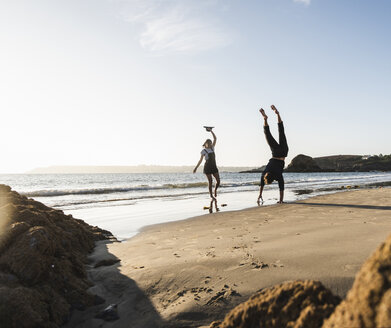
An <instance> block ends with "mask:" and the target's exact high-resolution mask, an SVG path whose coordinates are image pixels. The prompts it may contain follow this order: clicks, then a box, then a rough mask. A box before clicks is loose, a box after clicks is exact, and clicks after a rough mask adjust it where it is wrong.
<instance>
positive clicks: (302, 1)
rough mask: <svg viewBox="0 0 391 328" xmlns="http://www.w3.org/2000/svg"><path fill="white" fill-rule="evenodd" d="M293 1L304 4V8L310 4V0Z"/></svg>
mask: <svg viewBox="0 0 391 328" xmlns="http://www.w3.org/2000/svg"><path fill="white" fill-rule="evenodd" d="M293 1H294V2H299V3H302V4H305V5H306V6H309V5H310V4H311V0H293Z"/></svg>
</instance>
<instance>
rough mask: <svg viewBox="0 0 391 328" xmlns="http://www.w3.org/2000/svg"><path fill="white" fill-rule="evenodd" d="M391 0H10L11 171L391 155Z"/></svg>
mask: <svg viewBox="0 0 391 328" xmlns="http://www.w3.org/2000/svg"><path fill="white" fill-rule="evenodd" d="M390 10H391V2H390V1H389V0H246V1H243V0H35V1H31V0H2V1H1V2H0V47H1V48H0V109H1V129H0V147H1V155H2V156H1V162H0V173H21V172H25V171H27V170H29V169H32V168H35V167H43V166H51V165H138V164H148V165H194V166H195V165H196V163H197V162H198V160H199V157H200V151H201V149H202V146H201V145H202V144H203V142H204V141H205V139H206V138H208V137H209V138H210V134H209V133H207V132H206V131H205V130H204V129H203V128H202V127H203V125H211V126H215V130H214V131H215V133H216V135H217V138H218V141H217V146H216V158H217V164H218V166H254V167H259V166H261V165H264V164H265V163H267V161H268V159H269V158H270V157H271V152H270V149H269V147H268V146H267V144H266V141H265V138H264V135H263V130H262V124H263V122H262V119H261V117H260V114H259V112H258V110H259V108H260V107H263V108H264V109H265V110H266V111H267V113H268V114H269V117H270V118H269V121H270V122H269V123H270V126H271V131H272V133H273V134H275V136H277V125H276V122H277V120H276V117H275V115H274V114H273V112H272V111H271V110H270V105H271V104H275V105H276V106H277V108H278V109H279V110H280V112H281V116H282V119H283V121H284V124H285V130H286V134H287V139H288V143H289V148H290V152H289V157H288V158H287V162H288V163H289V161H290V160H291V159H292V158H293V157H294V156H296V155H298V154H306V155H309V156H313V157H316V156H326V155H337V154H363V155H364V154H379V153H383V154H389V153H391V151H390V149H391V147H390V132H389V130H390V123H391V111H390V109H391V97H390V94H391V61H390V58H391V42H390V32H391V20H390V19H389V13H390Z"/></svg>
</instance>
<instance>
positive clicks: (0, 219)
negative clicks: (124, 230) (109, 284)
mask: <svg viewBox="0 0 391 328" xmlns="http://www.w3.org/2000/svg"><path fill="white" fill-rule="evenodd" d="M108 238H112V236H111V234H110V232H108V231H104V230H101V229H99V228H97V227H92V226H90V225H88V224H86V223H85V222H84V221H82V220H77V219H74V218H73V217H72V216H70V215H65V214H64V213H63V212H62V211H59V210H54V209H52V208H49V207H47V206H45V205H43V204H42V203H39V202H36V201H34V200H32V199H28V198H26V197H24V196H21V195H19V194H18V193H17V192H15V191H12V190H11V188H10V187H8V186H5V185H0V322H1V327H18V328H19V327H58V326H60V325H61V324H63V323H64V322H66V321H67V319H68V318H69V314H70V312H71V310H72V309H84V308H85V307H87V306H90V305H92V304H94V303H96V302H98V301H101V300H100V299H99V298H98V297H95V296H94V295H90V294H88V293H87V292H86V290H87V289H88V288H89V287H90V283H89V282H88V281H87V277H86V270H85V262H86V258H87V254H88V253H89V252H90V251H91V250H92V249H93V248H94V244H95V241H97V240H102V239H108Z"/></svg>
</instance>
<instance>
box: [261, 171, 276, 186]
mask: <svg viewBox="0 0 391 328" xmlns="http://www.w3.org/2000/svg"><path fill="white" fill-rule="evenodd" d="M263 180H264V181H265V183H266V184H271V183H272V182H273V181H274V176H273V174H272V173H271V172H267V173H266V174H265V176H264V177H263Z"/></svg>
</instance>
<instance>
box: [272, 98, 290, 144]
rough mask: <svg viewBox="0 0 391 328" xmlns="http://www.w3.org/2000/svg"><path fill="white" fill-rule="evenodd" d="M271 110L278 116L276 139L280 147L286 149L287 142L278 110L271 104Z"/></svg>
mask: <svg viewBox="0 0 391 328" xmlns="http://www.w3.org/2000/svg"><path fill="white" fill-rule="evenodd" d="M271 108H272V110H273V111H274V112H275V113H276V115H277V118H278V141H279V144H280V146H281V147H282V148H284V149H288V142H287V141H286V136H285V130H284V123H283V122H282V119H281V116H280V112H279V111H278V110H277V108H276V106H274V105H271Z"/></svg>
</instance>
